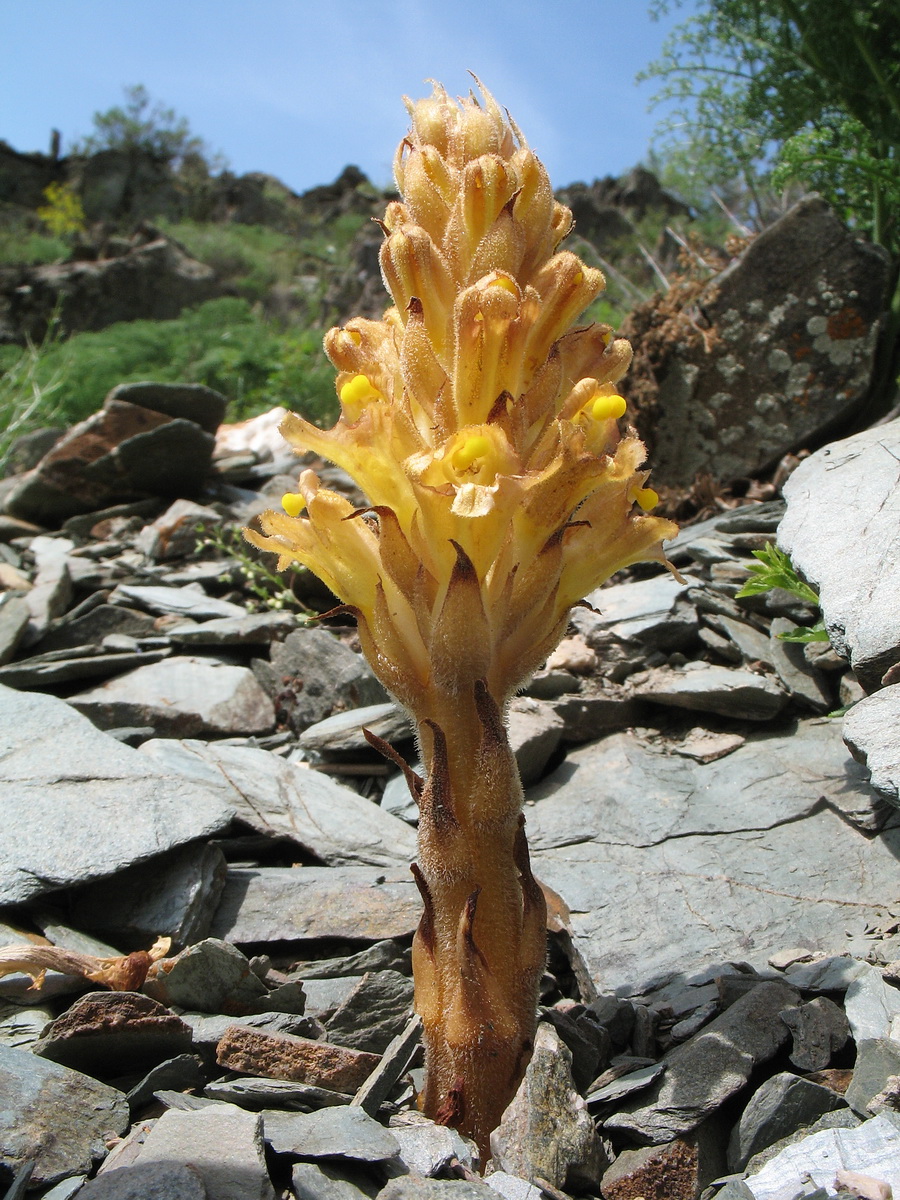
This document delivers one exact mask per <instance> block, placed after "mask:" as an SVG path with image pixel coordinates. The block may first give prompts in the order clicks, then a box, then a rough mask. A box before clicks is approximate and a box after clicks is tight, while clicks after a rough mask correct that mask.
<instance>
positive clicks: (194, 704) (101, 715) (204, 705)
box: [69, 655, 275, 737]
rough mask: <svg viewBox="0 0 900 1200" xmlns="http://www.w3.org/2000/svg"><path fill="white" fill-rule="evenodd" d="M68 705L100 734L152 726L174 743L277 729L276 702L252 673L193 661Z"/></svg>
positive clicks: (168, 665)
mask: <svg viewBox="0 0 900 1200" xmlns="http://www.w3.org/2000/svg"><path fill="white" fill-rule="evenodd" d="M69 703H70V704H71V705H72V707H73V708H76V709H77V710H78V711H79V712H82V713H84V714H85V716H88V717H90V719H91V720H92V721H93V722H94V724H95V725H98V726H100V727H101V728H104V729H113V728H115V727H116V726H117V725H152V726H153V728H154V729H155V730H156V731H157V733H158V734H161V735H165V734H167V735H169V736H171V737H197V736H199V735H200V734H210V735H212V736H228V735H229V734H247V733H267V732H268V731H269V730H270V729H271V728H272V727H273V726H274V724H275V711H274V709H273V708H272V702H271V700H270V699H269V697H268V696H267V695H266V694H265V692H264V691H263V690H262V688H261V687H260V686H259V684H258V683H257V682H256V680H255V679H254V677H253V673H252V671H250V670H249V669H248V668H247V667H236V666H230V665H228V664H226V663H222V662H216V661H214V660H212V659H206V658H193V657H190V656H188V655H178V656H176V657H173V658H168V659H165V660H164V661H163V662H158V663H154V664H153V665H152V666H148V667H138V669H137V670H136V671H129V672H128V673H127V674H126V675H120V676H118V677H117V678H115V679H112V680H110V681H109V682H108V683H105V684H103V685H102V686H101V687H97V688H93V689H91V690H89V691H86V692H78V693H76V694H75V695H74V696H70V697H69Z"/></svg>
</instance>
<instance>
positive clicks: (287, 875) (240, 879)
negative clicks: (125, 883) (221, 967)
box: [210, 867, 422, 945]
mask: <svg viewBox="0 0 900 1200" xmlns="http://www.w3.org/2000/svg"><path fill="white" fill-rule="evenodd" d="M421 912H422V905H421V900H420V898H419V893H418V889H417V888H416V885H415V883H414V882H413V880H412V878H411V877H410V875H409V874H408V873H407V872H406V871H400V870H385V869H380V870H379V869H378V868H376V867H259V868H256V869H247V868H232V869H231V870H230V871H229V872H228V878H227V880H226V882H225V889H224V891H223V893H222V899H221V901H220V903H219V908H218V911H217V912H216V915H215V917H214V918H213V923H212V926H211V928H210V933H211V935H212V936H213V937H220V938H224V939H225V940H226V941H230V942H236V943H238V944H239V945H240V944H243V943H248V942H249V943H253V942H270V941H294V940H298V939H301V938H328V937H333V938H362V939H366V940H369V941H376V940H378V939H381V938H392V937H405V936H406V935H407V934H410V933H412V932H413V931H414V930H415V928H416V927H417V925H418V923H419V917H420V916H421Z"/></svg>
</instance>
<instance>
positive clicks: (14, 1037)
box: [0, 936, 55, 1049]
mask: <svg viewBox="0 0 900 1200" xmlns="http://www.w3.org/2000/svg"><path fill="white" fill-rule="evenodd" d="M13 944H14V943H12V942H10V941H9V939H8V938H6V937H2V936H0V945H3V946H6V945H13ZM54 1016H55V1013H54V1011H53V1009H51V1008H50V1007H49V1006H45V1005H41V1004H36V1005H32V1006H31V1007H30V1008H26V1007H25V1006H24V1005H21V1004H7V1003H5V1002H4V1001H0V1045H2V1046H8V1047H9V1048H10V1049H15V1048H16V1047H17V1046H18V1047H21V1048H22V1049H25V1048H26V1047H30V1046H32V1045H33V1044H34V1043H35V1042H36V1041H37V1040H38V1038H39V1037H40V1036H41V1034H42V1033H43V1032H44V1029H45V1028H46V1026H47V1025H49V1024H50V1022H51V1021H52V1020H53V1017H54Z"/></svg>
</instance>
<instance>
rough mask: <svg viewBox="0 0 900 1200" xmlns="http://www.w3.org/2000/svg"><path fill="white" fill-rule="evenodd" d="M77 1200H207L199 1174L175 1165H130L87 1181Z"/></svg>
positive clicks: (193, 1169) (162, 1163)
mask: <svg viewBox="0 0 900 1200" xmlns="http://www.w3.org/2000/svg"><path fill="white" fill-rule="evenodd" d="M78 1195H79V1196H80V1197H81V1200H147V1198H148V1197H149V1196H152V1197H153V1200H208V1196H209V1193H208V1192H207V1190H206V1187H205V1186H204V1183H203V1178H202V1176H201V1175H200V1172H199V1171H197V1170H196V1168H194V1167H192V1166H188V1165H186V1164H184V1163H178V1162H170V1161H167V1162H150V1163H140V1162H138V1163H134V1164H132V1165H131V1166H129V1167H127V1168H120V1169H119V1170H116V1171H109V1172H107V1173H106V1174H105V1175H98V1176H97V1178H96V1179H89V1180H88V1181H87V1182H86V1183H85V1185H84V1187H83V1188H81V1190H80V1191H79V1192H78Z"/></svg>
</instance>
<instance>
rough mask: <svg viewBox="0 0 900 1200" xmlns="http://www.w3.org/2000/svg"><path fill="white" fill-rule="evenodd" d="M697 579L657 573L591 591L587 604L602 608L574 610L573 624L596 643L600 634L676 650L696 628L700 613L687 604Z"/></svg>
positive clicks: (588, 639)
mask: <svg viewBox="0 0 900 1200" xmlns="http://www.w3.org/2000/svg"><path fill="white" fill-rule="evenodd" d="M697 583H699V580H696V579H687V580H686V581H685V582H679V581H678V580H677V579H674V578H673V577H672V576H671V575H654V576H653V577H652V578H651V579H642V580H639V581H638V582H636V583H616V584H612V585H611V586H610V587H605V588H601V589H600V590H599V591H596V592H591V594H590V595H589V596H588V597H587V599H588V603H590V604H592V605H593V606H594V608H595V609H597V610H599V611H598V612H596V613H592V612H590V611H589V610H587V609H582V608H579V609H575V610H573V613H572V624H573V625H574V626H575V628H576V629H577V630H578V631H579V632H580V633H583V634H584V635H585V637H586V639H587V642H588V645H593V644H594V643H595V642H596V640H597V635H598V633H608V634H611V635H612V636H613V637H616V638H619V639H620V640H622V641H637V642H640V643H641V645H643V646H654V647H656V648H658V649H661V650H677V649H678V648H679V647H681V646H683V645H684V644H685V643H686V642H687V641H688V640H689V639H690V637H691V635H692V634H693V633H695V632H696V629H697V615H696V613H695V612H694V611H693V608H692V607H691V606H690V605H686V604H684V603H683V602H684V600H685V598H686V597H687V594H688V589H689V587H690V586H691V585H692V584H697Z"/></svg>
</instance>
